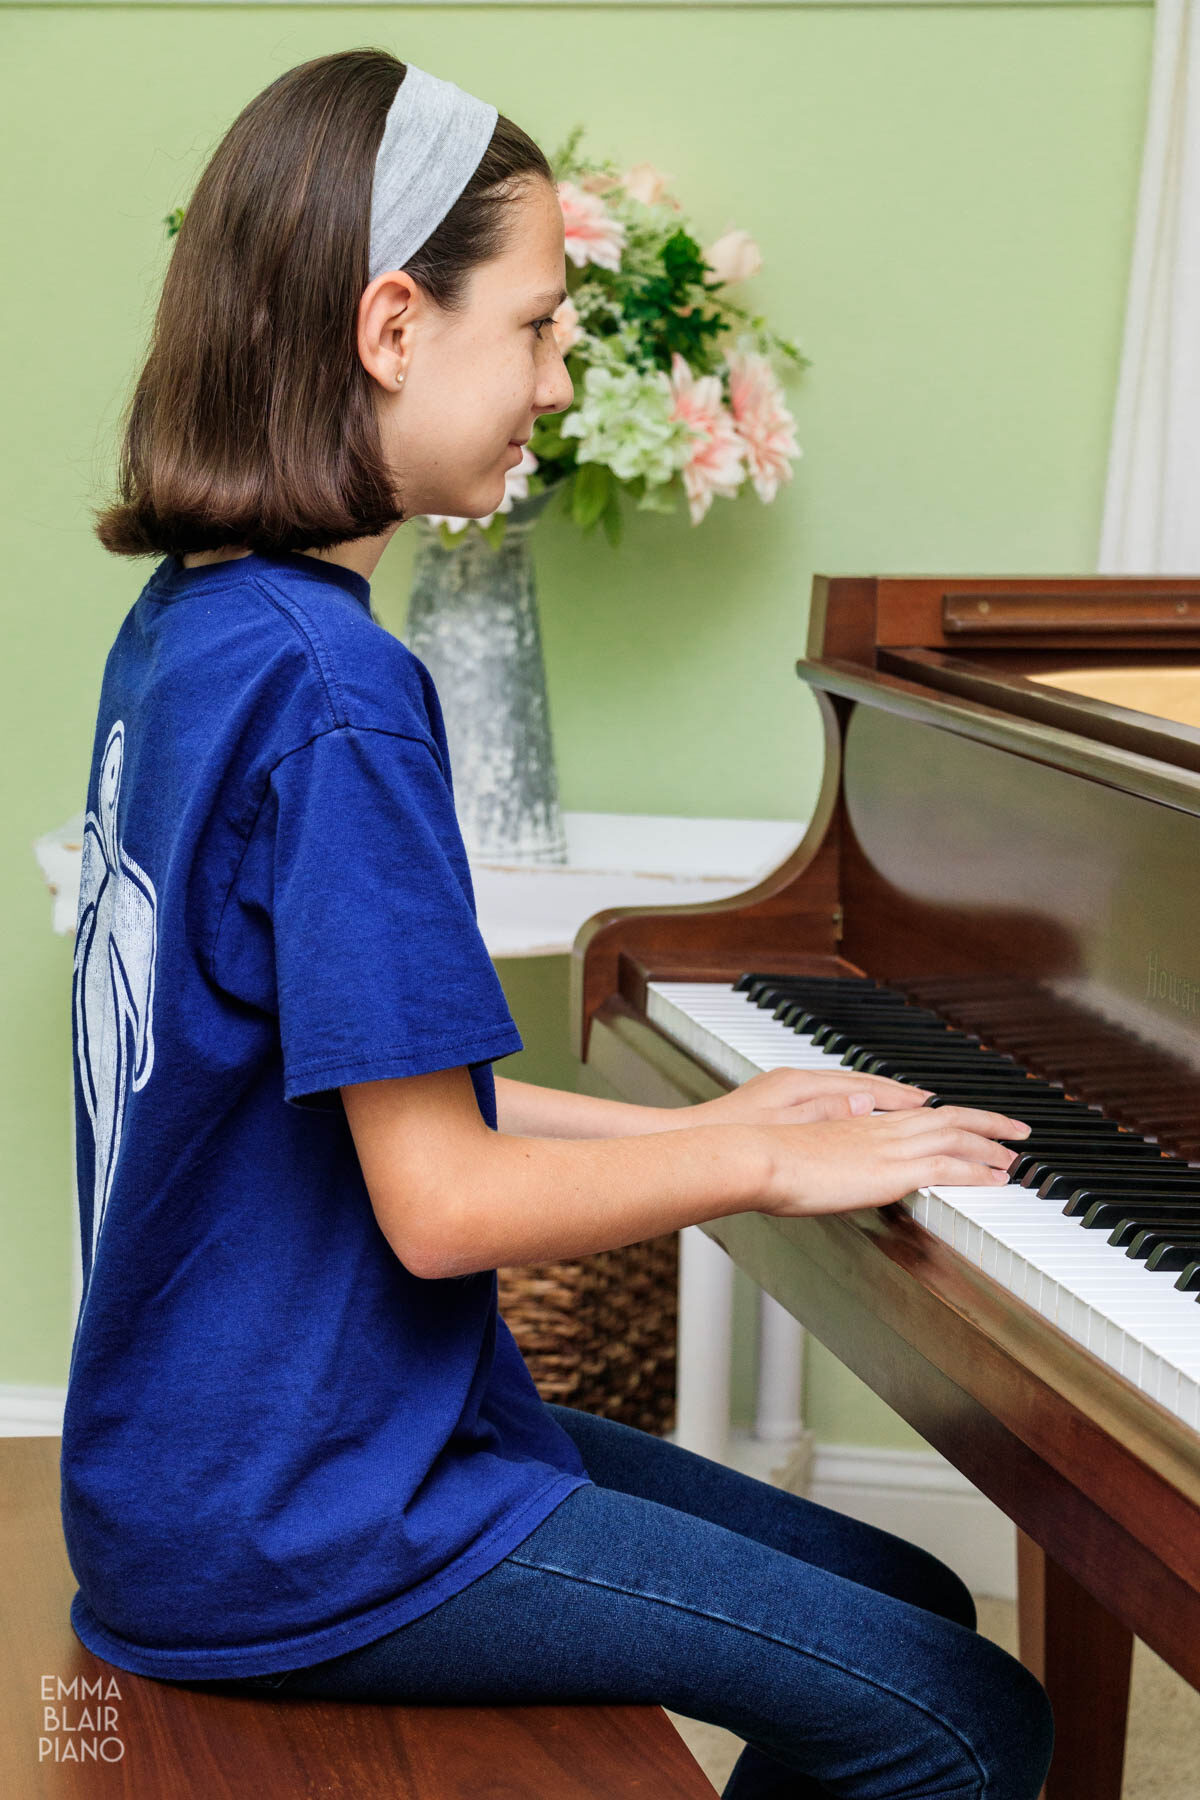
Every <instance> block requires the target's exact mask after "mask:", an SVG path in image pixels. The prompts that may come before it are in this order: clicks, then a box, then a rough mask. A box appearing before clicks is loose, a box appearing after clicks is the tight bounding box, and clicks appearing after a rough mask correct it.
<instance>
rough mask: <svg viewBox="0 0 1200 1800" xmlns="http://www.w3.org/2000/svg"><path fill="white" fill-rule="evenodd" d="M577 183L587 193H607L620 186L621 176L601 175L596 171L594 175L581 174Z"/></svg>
mask: <svg viewBox="0 0 1200 1800" xmlns="http://www.w3.org/2000/svg"><path fill="white" fill-rule="evenodd" d="M579 185H580V187H581V188H584V189H586V191H587V192H588V193H589V194H609V193H611V192H612V190H613V188H619V187H620V186H621V178H620V176H619V175H603V174H600V173H599V172H597V173H596V174H594V175H583V176H581V177H580V181H579Z"/></svg>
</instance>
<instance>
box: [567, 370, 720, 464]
mask: <svg viewBox="0 0 1200 1800" xmlns="http://www.w3.org/2000/svg"><path fill="white" fill-rule="evenodd" d="M583 387H584V398H583V400H582V402H581V403H580V404H579V405H577V406H576V407H575V408H574V409H573V410H572V411H571V412H570V413H568V415H567V417H566V418H565V419H564V420H563V423H562V426H561V427H560V429H561V431H562V435H563V436H564V437H574V438H578V439H579V446H578V449H577V450H576V452H575V460H576V462H577V463H584V462H595V463H604V464H606V466H607V467H608V468H610V469H611V470H612V472H613V474H614V475H615V476H616V477H617V478H618V480H620V481H633V480H635V479H636V478H637V477H638V476H639V475H644V476H645V478H646V481H647V483H648V484H650V485H651V486H655V485H657V484H659V483H661V482H666V481H670V479H671V477H672V476H673V475H675V474H676V473H677V471H678V470H680V469H682V468H683V467H684V466H685V464H686V463H688V462H689V461H690V459H691V454H692V441H693V433H692V431H691V429H690V427H689V426H688V424H687V422H686V421H685V420H683V419H676V418H674V417H673V416H672V414H673V411H674V405H675V400H674V395H673V393H672V390H671V383H670V381H669V380H668V378H667V376H666V375H665V374H664V373H663V371H662V370H661V369H649V370H639V369H625V370H623V371H619V372H618V371H616V370H613V369H601V368H596V367H592V368H589V369H588V370H587V372H586V374H585V375H584V378H583Z"/></svg>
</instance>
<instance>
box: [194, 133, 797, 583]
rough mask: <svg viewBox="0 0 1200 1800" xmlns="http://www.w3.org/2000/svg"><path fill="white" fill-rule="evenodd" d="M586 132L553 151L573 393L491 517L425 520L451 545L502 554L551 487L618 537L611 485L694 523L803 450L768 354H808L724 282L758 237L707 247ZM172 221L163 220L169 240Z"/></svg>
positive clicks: (748, 258) (784, 471)
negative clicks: (527, 507)
mask: <svg viewBox="0 0 1200 1800" xmlns="http://www.w3.org/2000/svg"><path fill="white" fill-rule="evenodd" d="M582 134H583V127H582V126H576V128H575V130H574V131H573V132H572V133H571V135H570V137H569V138H568V139H567V142H566V143H565V144H564V146H563V147H562V149H561V150H560V151H559V152H558V154H557V155H556V156H554V157H552V158H551V159H550V160H551V167H552V169H553V170H554V177H555V182H556V185H557V189H558V198H559V202H560V204H561V206H562V213H563V243H564V248H565V251H566V255H567V258H568V260H569V262H570V263H572V264H573V265H574V270H573V271H572V270H568V278H567V288H568V293H567V298H566V299H565V300H564V301H563V303H562V305H561V306H560V307H559V308H558V311H557V312H556V313H555V315H554V323H553V331H554V335H555V338H556V340H557V343H558V347H559V349H560V350H561V351H562V354H563V357H564V358H565V360H566V364H567V370H568V373H569V374H570V376H571V380H572V383H573V385H574V389H575V399H574V401H573V402H572V404H571V406H570V407H569V408H568V409H567V411H566V412H565V413H555V414H548V415H546V416H544V417H543V418H541V419H539V420H538V422H537V424H536V426H535V427H534V431H533V435H532V436H531V438H530V440H529V443H528V444H526V445H524V446H523V448H522V453H521V460H520V462H519V463H517V464H515V465H514V467H513V468H511V469H509V470H508V472H507V475H506V478H505V496H504V499H503V500H502V501H501V502H500V505H499V507H498V508H497V510H496V511H495V512H494V513H489V514H488V515H487V517H486V518H480V519H475V518H469V519H464V518H455V517H453V516H452V515H450V514H444V513H427V514H425V515H424V516H425V517H426V518H427V519H428V521H429V523H430V524H431V525H433V526H435V527H437V528H438V535H439V537H440V539H441V541H442V543H443V544H444V545H445V546H446V547H447V548H451V547H452V546H453V545H454V544H455V543H456V542H461V541H462V534H463V532H464V531H467V530H468V529H469V528H471V527H474V528H475V530H476V531H477V532H479V533H481V534H482V535H483V536H484V537H485V538H487V539H488V541H489V542H490V543H491V544H492V547H493V548H494V549H498V548H499V546H500V544H501V543H502V542H503V539H504V533H505V529H506V515H507V514H508V513H510V512H511V511H512V508H513V505H514V503H515V502H516V501H518V500H524V499H526V498H527V497H531V496H532V495H534V494H537V493H541V492H544V491H545V490H546V489H547V488H558V487H561V488H562V490H563V507H564V510H565V511H566V512H567V513H568V514H569V515H570V517H571V518H572V519H573V520H574V522H575V524H577V525H578V526H580V527H581V529H582V530H583V531H585V532H590V531H593V530H594V529H595V527H596V526H597V524H599V525H600V526H601V527H602V528H603V530H604V533H605V536H606V537H607V539H608V541H609V543H610V544H612V545H614V546H615V545H617V544H618V543H619V542H620V538H621V510H620V503H619V496H620V494H621V493H622V492H623V493H625V494H627V495H628V496H629V497H630V498H631V499H632V500H633V501H634V503H635V505H636V507H637V509H638V510H639V511H651V512H666V513H671V512H675V511H676V510H677V508H678V503H679V499H680V496H681V494H682V495H683V496H684V497H685V498H686V500H687V506H688V512H689V516H690V518H691V522H692V524H693V525H698V524H699V523H700V521H701V520H702V519H703V518H704V517H705V515H706V514H707V512H708V509H709V507H710V506H711V505H712V502H713V500H714V498H716V497H718V496H719V497H720V498H722V499H729V500H731V499H733V498H734V496H735V495H736V494H737V493H739V492H740V490H741V488H742V486H743V484H744V483H745V482H746V481H747V480H749V481H750V482H752V483H753V486H754V490H755V492H756V493H757V495H758V497H759V499H760V500H761V501H762V502H763V504H764V505H766V504H769V503H770V502H771V501H772V500H774V498H775V496H776V494H777V493H778V491H779V488H780V485H781V484H782V483H783V482H786V481H790V480H791V479H792V464H793V462H795V461H798V460H799V458H800V457H801V456H802V455H803V454H804V453H803V451H802V450H801V449H799V448H798V446H797V444H796V435H795V420H794V419H793V417H792V415H791V413H790V412H789V411H788V408H787V406H786V405H785V403H784V398H783V390H782V388H781V386H780V382H779V378H778V376H777V375H776V373H775V370H774V368H773V366H772V363H771V360H770V356H769V352H770V350H771V348H772V346H773V347H774V348H775V349H776V350H778V351H779V352H780V353H781V354H782V355H783V356H785V357H786V358H787V359H788V361H789V362H790V363H791V364H792V365H793V367H794V368H795V369H797V370H799V369H805V368H808V367H809V366H810V362H809V358H808V357H806V356H804V355H802V354H801V352H800V349H799V347H798V346H797V345H796V344H795V343H794V342H793V341H792V340H791V339H789V338H783V337H780V336H779V335H778V334H777V333H776V332H774V331H772V330H770V329H769V328H768V326H767V323H766V320H765V319H764V318H762V317H752V316H751V314H750V313H748V312H747V310H746V309H745V308H744V307H742V306H739V305H738V304H737V302H736V301H735V300H733V299H731V298H730V296H729V292H728V290H729V289H730V288H731V287H734V286H735V285H736V284H737V283H738V282H739V281H744V280H746V279H747V278H748V277H749V276H752V275H757V274H758V272H759V270H760V269H761V268H762V257H761V255H760V253H759V250H758V246H757V244H755V242H754V240H753V238H751V237H750V235H749V234H748V233H747V232H745V231H741V230H738V229H736V228H734V227H730V228H729V229H728V230H727V231H726V232H725V233H724V234H723V235H722V236H721V237H719V238H718V239H717V240H716V242H715V243H713V244H711V245H710V246H709V247H708V249H706V250H702V249H701V247H700V244H699V243H698V242H697V240H696V238H695V236H694V235H693V234H692V232H691V231H690V230H689V229H688V226H687V224H686V222H685V220H684V219H683V217H682V210H683V209H682V207H681V206H680V203H679V201H678V200H677V199H676V198H675V196H674V195H673V194H671V193H670V192H669V191H668V186H667V184H668V182H669V180H670V179H671V177H670V176H668V175H665V174H663V173H661V172H660V171H659V170H657V169H655V168H654V167H653V166H652V165H651V164H649V163H638V164H636V165H635V166H634V167H632V168H630V169H627V170H625V171H624V172H621V170H620V169H619V167H618V165H617V164H616V163H614V162H613V161H612V160H611V159H604V160H601V161H597V160H595V159H591V158H587V157H584V156H582V155H581V154H579V150H578V145H579V139H580V137H581V136H582ZM182 217H183V209H182V208H176V210H175V212H173V213H171V214H170V215H168V218H167V219H166V220H165V221H164V223H165V224H166V225H167V227H168V232H169V234H170V235H174V233H175V232H176V231H178V229H179V225H180V223H181V222H182ZM575 276H577V277H578V278H577V279H575Z"/></svg>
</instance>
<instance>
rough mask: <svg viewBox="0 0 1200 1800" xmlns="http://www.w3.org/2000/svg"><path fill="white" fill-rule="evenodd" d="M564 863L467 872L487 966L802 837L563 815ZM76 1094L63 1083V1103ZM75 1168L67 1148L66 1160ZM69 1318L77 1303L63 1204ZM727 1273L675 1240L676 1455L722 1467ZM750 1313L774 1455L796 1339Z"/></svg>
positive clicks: (788, 1323) (712, 1249) (797, 1354)
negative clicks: (689, 1453)
mask: <svg viewBox="0 0 1200 1800" xmlns="http://www.w3.org/2000/svg"><path fill="white" fill-rule="evenodd" d="M562 821H563V828H564V830H565V832H566V837H567V848H568V852H569V855H570V861H569V862H568V863H566V864H562V865H559V866H556V867H555V866H551V867H547V868H529V867H527V866H523V865H522V866H507V865H504V864H499V863H485V862H478V863H476V862H472V864H471V879H472V883H473V885H474V888H475V902H476V910H477V912H478V916H479V927H480V931H481V932H482V934H483V938H484V942H485V943H486V944H487V947H488V949H489V951H490V952H491V954H492V956H493V957H506V956H553V955H568V954H569V953H570V950H571V947H572V945H573V943H574V941H575V937H576V934H577V932H578V931H579V928H580V926H581V925H583V924H584V922H585V921H586V920H588V919H590V918H591V917H592V916H593V915H594V914H595V913H598V912H603V911H604V910H605V909H606V908H607V907H610V906H646V907H651V908H652V907H655V906H670V905H680V904H686V903H689V902H692V901H702V900H719V899H723V898H725V897H726V896H728V895H732V894H738V893H742V892H743V891H744V890H745V889H746V888H748V887H752V886H753V885H754V884H755V882H757V881H758V880H760V879H761V878H762V877H763V876H765V875H768V874H769V873H770V872H771V870H772V869H776V868H778V866H779V864H780V863H781V862H783V860H784V858H785V857H786V856H787V855H788V854H789V852H790V851H791V850H792V849H793V847H794V846H795V845H796V844H797V843H798V842H799V840H800V838H801V837H802V836H803V832H804V824H803V822H802V821H791V820H777V819H687V818H675V817H672V816H662V815H657V814H646V813H589V812H564V813H563V814H562ZM82 832H83V814H82V813H76V814H75V815H74V817H73V818H71V819H69V820H68V821H67V822H66V823H65V824H64V825H62V826H60V827H59V828H58V830H57V831H51V832H48V833H47V834H46V835H45V836H44V837H41V838H39V839H38V841H37V843H36V844H35V845H34V853H35V855H36V856H37V859H38V863H39V865H40V867H41V870H42V874H43V876H44V877H45V880H46V884H47V886H48V887H49V889H50V891H51V893H52V894H53V896H54V915H53V926H54V930H55V931H56V932H59V933H64V934H65V933H71V932H73V931H74V929H75V918H76V912H77V908H78V896H79V863H80V852H81V845H82ZM73 1103H74V1084H73V1083H72V1105H73ZM71 1163H72V1168H73V1167H74V1145H73V1144H72V1152H71ZM74 1219H75V1246H74V1269H73V1280H74V1292H75V1310H76V1312H77V1311H78V1304H79V1297H80V1292H79V1290H80V1279H81V1269H80V1261H81V1258H80V1253H79V1239H78V1230H79V1225H78V1206H77V1205H76V1207H75V1208H74ZM733 1283H734V1267H733V1263H732V1262H731V1261H730V1259H729V1258H728V1257H727V1256H726V1255H725V1253H724V1251H723V1250H721V1249H720V1248H719V1247H718V1245H716V1244H715V1243H714V1242H713V1240H712V1239H711V1238H710V1237H708V1236H707V1234H706V1233H705V1232H703V1231H701V1230H700V1228H699V1226H696V1225H689V1226H685V1227H684V1229H683V1231H682V1232H681V1233H680V1243H679V1341H678V1360H677V1370H678V1373H677V1405H676V1412H677V1419H676V1426H675V1430H674V1432H673V1433H672V1437H673V1439H674V1441H675V1442H676V1443H679V1444H682V1445H683V1446H684V1447H685V1448H686V1449H689V1450H695V1451H697V1452H698V1453H699V1454H700V1455H702V1456H709V1457H712V1458H713V1459H714V1460H716V1461H719V1462H724V1461H726V1460H728V1442H729V1392H730V1389H729V1377H730V1356H731V1349H732V1319H733ZM757 1301H758V1307H759V1357H758V1394H757V1406H756V1417H755V1436H756V1438H758V1439H760V1440H762V1441H763V1442H765V1443H771V1444H779V1445H785V1444H788V1443H792V1442H795V1441H799V1440H800V1438H801V1437H802V1435H803V1417H802V1410H801V1392H802V1368H803V1347H804V1333H803V1329H802V1328H801V1326H800V1325H798V1324H797V1322H796V1320H795V1319H793V1318H792V1316H791V1314H790V1313H788V1312H787V1311H786V1310H785V1309H784V1308H783V1307H782V1306H780V1305H779V1304H778V1302H777V1301H775V1300H773V1299H772V1298H771V1296H770V1295H769V1294H765V1293H763V1292H762V1291H761V1290H758V1291H757Z"/></svg>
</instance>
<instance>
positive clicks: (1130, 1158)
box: [1013, 1139, 1189, 1188]
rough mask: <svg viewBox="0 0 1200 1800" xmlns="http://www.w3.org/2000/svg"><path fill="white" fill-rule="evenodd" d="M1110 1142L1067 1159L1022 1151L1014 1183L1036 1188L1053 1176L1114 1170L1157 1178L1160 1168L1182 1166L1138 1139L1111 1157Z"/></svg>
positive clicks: (1090, 1173) (1078, 1151) (1032, 1151)
mask: <svg viewBox="0 0 1200 1800" xmlns="http://www.w3.org/2000/svg"><path fill="white" fill-rule="evenodd" d="M1107 1141H1108V1140H1106V1141H1105V1144H1096V1145H1094V1146H1089V1147H1088V1148H1087V1149H1085V1150H1076V1151H1075V1152H1074V1153H1073V1154H1071V1155H1068V1156H1043V1155H1042V1153H1041V1151H1040V1150H1023V1151H1022V1152H1021V1155H1020V1157H1019V1158H1018V1163H1016V1164H1014V1165H1013V1180H1014V1181H1019V1182H1020V1183H1021V1186H1022V1187H1032V1188H1036V1187H1039V1186H1040V1185H1041V1183H1042V1182H1043V1181H1046V1180H1048V1178H1049V1177H1050V1176H1051V1175H1071V1174H1074V1173H1075V1172H1076V1171H1078V1172H1079V1173H1080V1175H1081V1176H1083V1177H1088V1176H1091V1175H1093V1174H1103V1173H1104V1171H1105V1170H1111V1171H1112V1173H1113V1174H1114V1175H1125V1174H1129V1173H1130V1172H1131V1170H1133V1169H1139V1170H1140V1169H1148V1170H1151V1171H1152V1172H1153V1173H1154V1174H1156V1175H1157V1174H1158V1172H1159V1170H1160V1168H1161V1169H1174V1168H1178V1167H1179V1166H1180V1165H1179V1164H1177V1163H1173V1162H1170V1161H1169V1160H1168V1159H1167V1157H1165V1156H1162V1155H1160V1154H1159V1152H1158V1150H1157V1149H1156V1148H1155V1146H1154V1145H1153V1144H1138V1142H1137V1140H1136V1139H1134V1140H1133V1148H1132V1149H1130V1148H1123V1149H1122V1150H1121V1152H1120V1154H1119V1155H1116V1156H1110V1155H1109V1154H1108V1151H1107V1148H1106V1144H1107ZM1018 1165H1019V1166H1018ZM1183 1166H1184V1167H1188V1166H1189V1165H1187V1164H1184V1165H1183Z"/></svg>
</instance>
